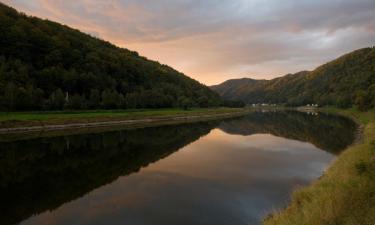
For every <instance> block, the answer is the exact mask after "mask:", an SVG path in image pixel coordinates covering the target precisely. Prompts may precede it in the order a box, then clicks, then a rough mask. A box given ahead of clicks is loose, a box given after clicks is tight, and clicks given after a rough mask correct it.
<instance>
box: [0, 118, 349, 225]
mask: <svg viewBox="0 0 375 225" xmlns="http://www.w3.org/2000/svg"><path fill="white" fill-rule="evenodd" d="M354 130H355V125H354V123H353V122H351V121H349V120H347V119H345V118H342V117H335V116H330V115H323V114H319V115H311V114H306V113H300V112H263V113H262V112H256V113H252V114H249V115H247V116H244V117H240V118H235V119H227V120H221V121H210V122H201V123H194V124H185V125H174V126H163V127H155V128H143V129H136V130H122V131H113V132H106V133H94V134H85V135H74V136H59V137H49V138H47V137H43V138H34V139H29V140H18V141H5V140H3V141H2V142H1V149H0V150H1V151H0V191H1V192H0V198H1V199H2V201H1V202H0V210H1V212H2V213H1V214H0V224H30V225H31V224H33V225H34V224H35V225H43V224H59V225H60V224H61V225H65V224H66V225H74V224H103V225H107V224H115V225H116V224H129V225H169V224H171V225H174V224H179V225H185V224H186V225H192V224H207V225H221V224H228V225H236V224H239V225H240V224H260V221H261V219H262V218H264V216H266V215H267V214H268V213H269V212H271V211H272V210H274V209H280V208H282V207H284V206H285V205H286V204H287V203H288V200H289V198H290V193H291V192H292V191H293V189H295V188H296V187H298V186H300V185H306V184H308V183H310V182H311V181H312V180H314V179H317V178H318V177H319V176H321V175H322V173H323V172H324V170H325V169H326V168H327V166H328V165H329V163H330V162H331V161H332V160H333V159H334V157H335V155H336V154H339V152H340V151H341V150H342V149H344V148H345V147H346V146H347V145H348V144H350V143H351V142H352V140H353V137H354Z"/></svg>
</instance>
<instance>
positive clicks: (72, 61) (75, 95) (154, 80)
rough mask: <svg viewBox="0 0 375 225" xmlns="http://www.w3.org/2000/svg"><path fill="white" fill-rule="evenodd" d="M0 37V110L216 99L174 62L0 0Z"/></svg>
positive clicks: (155, 105) (214, 101)
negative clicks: (154, 58)
mask: <svg viewBox="0 0 375 225" xmlns="http://www.w3.org/2000/svg"><path fill="white" fill-rule="evenodd" d="M0 37H1V38H0V110H1V111H15V110H62V109H99V108H104V109H125V108H126V109H127V108H162V107H183V108H188V107H193V106H195V107H210V106H217V105H219V104H221V100H220V97H219V96H218V95H217V94H216V93H215V92H213V91H211V90H210V89H209V88H208V87H206V86H204V85H203V84H200V83H199V82H197V81H195V80H193V79H191V78H189V77H187V76H185V75H183V74H182V73H179V72H178V71H176V70H174V69H172V68H171V67H168V66H166V65H162V64H160V63H158V62H155V61H151V60H148V59H146V58H144V57H141V56H139V55H138V53H137V52H133V51H129V50H127V49H123V48H119V47H116V46H114V45H112V44H111V43H109V42H106V41H103V40H100V39H98V38H94V37H91V36H90V35H87V34H84V33H82V32H80V31H78V30H75V29H71V28H69V27H67V26H64V25H61V24H58V23H55V22H51V21H48V20H42V19H39V18H36V17H30V16H26V15H24V14H23V13H19V12H17V11H16V10H15V9H13V8H10V7H8V6H6V5H4V4H1V3H0Z"/></svg>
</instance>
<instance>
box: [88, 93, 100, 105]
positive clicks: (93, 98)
mask: <svg viewBox="0 0 375 225" xmlns="http://www.w3.org/2000/svg"><path fill="white" fill-rule="evenodd" d="M88 107H89V108H90V109H97V108H100V92H99V91H98V90H97V89H93V90H91V91H90V97H89V101H88Z"/></svg>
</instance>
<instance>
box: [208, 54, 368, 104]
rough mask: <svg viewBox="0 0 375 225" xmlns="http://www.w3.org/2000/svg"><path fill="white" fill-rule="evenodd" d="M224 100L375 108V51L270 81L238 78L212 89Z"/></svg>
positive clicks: (347, 55)
mask: <svg viewBox="0 0 375 225" xmlns="http://www.w3.org/2000/svg"><path fill="white" fill-rule="evenodd" d="M211 89H212V90H214V91H216V92H217V93H218V94H219V95H220V96H222V97H223V98H224V99H227V100H241V101H244V102H245V103H247V104H253V103H278V104H287V105H293V106H296V105H305V104H312V103H316V104H319V105H336V106H339V107H350V106H352V105H358V106H359V107H360V108H362V109H368V108H372V107H375V48H373V47H372V48H363V49H359V50H356V51H353V52H351V53H348V54H345V55H343V56H341V57H339V58H338V59H336V60H333V61H331V62H329V63H326V64H324V65H322V66H319V67H318V68H316V69H315V70H313V71H302V72H298V73H295V74H287V75H285V76H283V77H278V78H275V79H272V80H254V79H250V78H241V79H233V80H228V81H225V82H223V83H221V84H219V85H214V86H211Z"/></svg>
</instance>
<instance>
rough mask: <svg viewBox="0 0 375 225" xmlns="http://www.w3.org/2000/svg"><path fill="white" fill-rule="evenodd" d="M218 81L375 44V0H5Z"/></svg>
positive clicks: (263, 74)
mask: <svg viewBox="0 0 375 225" xmlns="http://www.w3.org/2000/svg"><path fill="white" fill-rule="evenodd" d="M0 1H3V2H4V3H6V4H8V5H10V6H12V7H15V8H16V9H17V10H20V11H23V12H25V13H27V14H31V15H34V16H38V17H42V18H48V19H50V20H54V21H57V22H60V23H63V24H67V25H69V26H71V27H74V28H78V29H80V30H81V31H84V32H86V33H89V34H91V35H93V36H96V37H100V38H102V39H105V40H108V41H110V42H112V43H114V44H116V45H118V46H121V47H125V48H128V49H131V50H135V51H138V52H139V53H140V54H141V55H144V56H146V57H148V58H150V59H153V60H157V61H159V62H161V63H163V64H168V65H170V66H172V67H174V68H175V69H177V70H179V71H181V72H184V73H185V74H186V75H188V76H190V77H193V78H194V79H197V80H199V81H200V82H202V83H205V84H208V85H211V84H217V83H220V82H223V81H225V80H227V79H231V78H240V77H251V78H256V79H262V78H264V79H270V78H273V77H277V76H281V75H284V74H287V73H294V72H298V71H300V70H311V69H313V68H315V67H316V66H318V65H320V64H322V63H324V62H327V61H328V60H331V59H334V58H336V57H338V56H339V55H341V54H344V53H346V52H349V51H352V50H354V49H357V48H362V47H369V46H373V45H375V0H282V1H281V0H0Z"/></svg>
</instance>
